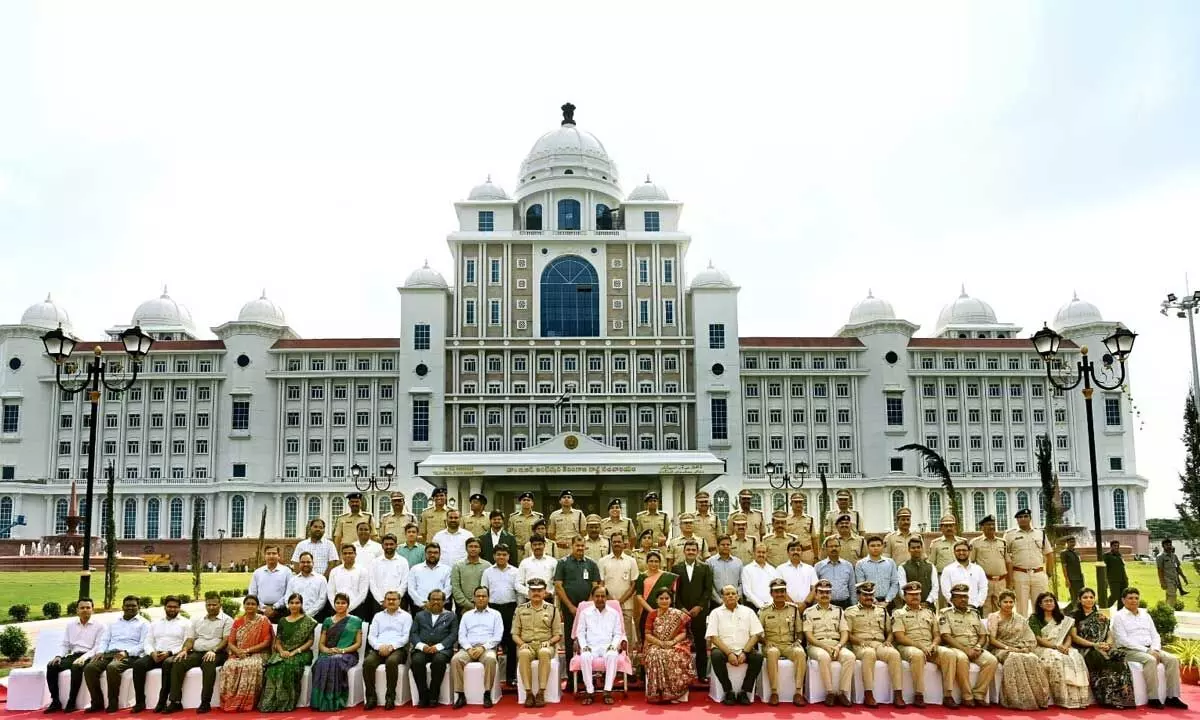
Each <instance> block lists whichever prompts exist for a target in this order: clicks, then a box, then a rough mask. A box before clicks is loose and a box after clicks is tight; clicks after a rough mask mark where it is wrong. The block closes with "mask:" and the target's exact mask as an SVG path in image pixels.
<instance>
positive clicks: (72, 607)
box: [67, 600, 79, 617]
mask: <svg viewBox="0 0 1200 720" xmlns="http://www.w3.org/2000/svg"><path fill="white" fill-rule="evenodd" d="M78 610H79V601H78V600H72V601H71V602H69V603H67V615H70V616H71V617H75V613H76V612H77V611H78Z"/></svg>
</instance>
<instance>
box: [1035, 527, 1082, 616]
mask: <svg viewBox="0 0 1200 720" xmlns="http://www.w3.org/2000/svg"><path fill="white" fill-rule="evenodd" d="M1064 542H1066V545H1067V547H1066V549H1064V550H1063V551H1062V553H1061V554H1060V555H1059V556H1058V560H1059V562H1061V563H1062V566H1063V572H1064V573H1065V574H1066V576H1067V587H1068V588H1070V590H1071V594H1070V596H1069V597H1070V598H1071V602H1069V603H1067V607H1066V608H1064V611H1067V610H1073V609H1074V608H1075V601H1076V599H1078V597H1079V593H1080V592H1081V591H1082V590H1083V565H1082V563H1081V562H1080V561H1079V553H1077V552H1075V538H1073V537H1069V538H1067V539H1066V540H1065V541H1064ZM1039 612H1040V610H1039Z"/></svg>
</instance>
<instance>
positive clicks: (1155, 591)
mask: <svg viewBox="0 0 1200 720" xmlns="http://www.w3.org/2000/svg"><path fill="white" fill-rule="evenodd" d="M1183 572H1184V573H1185V574H1186V575H1187V576H1188V580H1190V581H1192V582H1190V583H1189V584H1188V592H1189V595H1188V596H1187V597H1185V598H1181V599H1182V600H1183V601H1184V602H1185V604H1186V607H1185V608H1184V609H1185V610H1195V609H1196V604H1195V601H1194V600H1193V598H1194V597H1195V596H1196V593H1193V588H1195V589H1200V583H1197V582H1195V580H1196V573H1194V572H1192V569H1191V568H1190V567H1185V568H1184V569H1183ZM1125 573H1126V574H1127V575H1129V583H1130V584H1131V585H1132V586H1133V587H1135V588H1137V589H1138V591H1139V593H1140V594H1141V596H1142V600H1145V601H1146V604H1147V605H1148V606H1150V607H1154V606H1155V605H1156V604H1158V603H1160V602H1162V601H1163V600H1166V597H1167V594H1166V592H1165V591H1163V589H1162V588H1160V587H1159V586H1158V570H1157V568H1156V567H1155V565H1154V563H1152V562H1150V563H1146V562H1135V561H1133V560H1126V561H1125ZM1083 581H1084V582H1085V583H1087V585H1088V587H1093V588H1094V587H1095V586H1096V572H1095V570H1093V569H1092V566H1091V564H1090V563H1084V567H1083ZM1058 589H1059V596H1060V597H1059V599H1060V600H1063V601H1064V602H1065V600H1066V597H1065V596H1066V594H1067V579H1066V576H1065V575H1063V574H1062V566H1061V564H1060V565H1059V568H1058ZM1189 600H1192V602H1188V601H1189Z"/></svg>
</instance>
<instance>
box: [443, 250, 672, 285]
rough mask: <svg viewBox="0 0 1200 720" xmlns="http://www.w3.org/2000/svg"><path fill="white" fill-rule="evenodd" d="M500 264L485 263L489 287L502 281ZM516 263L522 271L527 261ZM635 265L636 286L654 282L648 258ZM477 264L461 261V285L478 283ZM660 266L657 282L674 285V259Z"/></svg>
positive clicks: (495, 261)
mask: <svg viewBox="0 0 1200 720" xmlns="http://www.w3.org/2000/svg"><path fill="white" fill-rule="evenodd" d="M614 260H615V259H614ZM501 263H502V260H501V259H500V258H488V261H487V265H488V280H487V281H488V284H489V285H500V284H501V283H502V282H503V281H504V274H503V272H502V264H501ZM516 263H517V268H518V269H524V268H525V267H526V266H527V264H528V261H527V259H526V258H517V259H516ZM636 263H637V265H636V269H637V278H636V281H637V284H638V285H650V284H651V282H652V281H653V280H654V278H653V277H652V274H651V272H650V258H647V257H640V258H638V259H637V261H636ZM477 264H478V260H477V259H476V258H465V259H464V260H463V283H464V284H466V285H475V284H476V283H478V281H479V280H478V273H477V271H476V266H477ZM661 265H662V270H661V272H660V274H659V277H658V280H659V282H661V283H662V284H663V285H673V284H675V277H676V273H675V258H663V259H662V261H661ZM613 267H620V265H618V264H616V263H615V262H614V263H613ZM517 282H518V285H517V287H518V288H523V287H524V286H523V285H521V284H520V283H521V282H522V280H518V281H517Z"/></svg>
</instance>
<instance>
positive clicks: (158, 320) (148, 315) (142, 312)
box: [132, 287, 195, 334]
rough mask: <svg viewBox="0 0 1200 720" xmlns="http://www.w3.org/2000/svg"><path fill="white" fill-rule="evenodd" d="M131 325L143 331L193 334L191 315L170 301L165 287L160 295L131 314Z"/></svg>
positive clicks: (139, 306) (184, 308)
mask: <svg viewBox="0 0 1200 720" xmlns="http://www.w3.org/2000/svg"><path fill="white" fill-rule="evenodd" d="M132 324H133V325H138V326H140V327H141V328H142V329H143V330H149V329H151V328H153V329H183V330H187V331H189V332H192V333H193V334H194V331H195V327H194V325H193V323H192V313H191V312H190V311H189V310H188V309H187V308H186V307H184V306H183V305H180V304H179V303H177V302H175V301H174V300H173V299H171V296H170V295H168V294H167V288H165V287H164V288H163V292H162V295H160V296H158V297H156V298H154V299H153V300H147V301H146V302H144V303H142V304H141V305H138V308H137V310H135V311H134V312H133V322H132Z"/></svg>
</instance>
